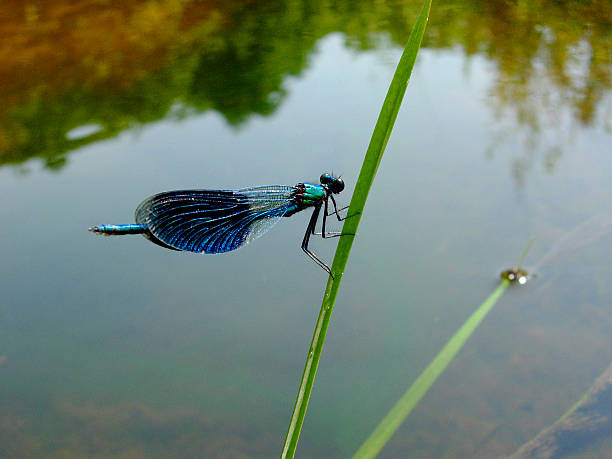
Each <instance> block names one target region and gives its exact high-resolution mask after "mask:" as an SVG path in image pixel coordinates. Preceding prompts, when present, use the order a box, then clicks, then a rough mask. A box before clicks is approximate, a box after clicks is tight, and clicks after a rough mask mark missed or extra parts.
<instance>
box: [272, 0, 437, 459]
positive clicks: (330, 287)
mask: <svg viewBox="0 0 612 459" xmlns="http://www.w3.org/2000/svg"><path fill="white" fill-rule="evenodd" d="M430 8H431V0H426V1H425V2H424V3H423V7H422V9H421V12H420V14H419V17H418V19H417V21H416V23H415V25H414V27H413V29H412V32H411V34H410V37H409V39H408V44H407V45H406V48H405V49H404V52H403V54H402V57H401V58H400V61H399V63H398V65H397V68H396V70H395V74H394V75H393V79H392V81H391V84H390V86H389V90H388V91H387V96H386V97H385V101H384V103H383V106H382V108H381V111H380V115H379V116H378V121H377V122H376V126H375V127H374V132H373V133H372V138H371V140H370V144H369V146H368V150H367V152H366V155H365V158H364V161H363V165H362V167H361V172H360V173H359V178H358V180H357V184H356V185H355V191H354V192H353V197H352V199H351V203H350V206H349V210H348V214H347V215H351V216H352V217H351V218H348V219H346V220H345V222H344V225H343V228H342V232H343V233H345V234H356V233H357V227H358V226H359V221H360V220H361V216H362V214H363V209H364V207H365V202H366V199H367V196H368V193H369V191H370V188H371V186H372V182H373V180H374V176H375V175H376V171H377V169H378V165H379V164H380V160H381V158H382V154H383V152H384V150H385V147H386V145H387V141H388V140H389V136H390V135H391V130H392V128H393V124H394V122H395V119H396V118H397V113H398V111H399V108H400V105H401V102H402V98H403V97H404V93H405V91H406V87H407V85H408V79H409V78H410V74H411V73H412V68H413V67H414V62H415V60H416V56H417V53H418V51H419V48H420V46H421V41H422V39H423V35H424V33H425V26H426V25H427V20H428V18H429V10H430ZM353 238H354V236H342V237H341V238H340V241H339V242H338V246H337V248H336V253H335V255H334V261H333V263H332V267H331V271H332V273H333V277H331V276H330V277H329V279H328V281H327V287H326V289H325V294H324V295H323V302H322V305H321V311H320V312H319V317H318V319H317V323H316V325H315V330H314V334H313V337H312V343H311V345H310V349H309V351H308V357H307V358H306V364H305V366H304V373H303V374H302V380H301V382H300V388H299V390H298V394H297V398H296V401H295V406H294V408H293V413H292V415H291V421H290V422H289V428H288V430H287V436H286V438H285V443H284V445H283V451H282V453H281V457H282V458H292V457H293V456H294V454H295V450H296V447H297V442H298V439H299V436H300V432H301V429H302V425H303V423H304V417H305V416H306V408H307V407H308V400H309V399H310V394H311V392H312V387H313V385H314V379H315V375H316V371H317V367H318V365H319V360H320V358H321V352H322V350H323V343H324V341H325V334H326V333H327V328H328V326H329V320H330V318H331V312H332V309H333V306H334V302H335V300H336V297H337V295H338V288H339V286H340V281H341V280H342V275H343V274H344V268H345V267H346V263H347V261H348V257H349V253H350V251H351V247H352V245H353Z"/></svg>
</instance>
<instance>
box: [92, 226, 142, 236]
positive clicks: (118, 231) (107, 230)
mask: <svg viewBox="0 0 612 459" xmlns="http://www.w3.org/2000/svg"><path fill="white" fill-rule="evenodd" d="M89 231H91V232H92V233H98V234H103V235H104V236H115V235H122V234H144V233H146V232H148V230H147V227H146V225H137V224H131V225H99V226H92V227H91V228H89Z"/></svg>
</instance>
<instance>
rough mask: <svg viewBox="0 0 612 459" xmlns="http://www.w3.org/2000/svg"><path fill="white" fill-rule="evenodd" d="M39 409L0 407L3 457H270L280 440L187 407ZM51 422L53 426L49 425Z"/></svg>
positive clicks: (97, 405) (64, 404)
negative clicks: (44, 414)
mask: <svg viewBox="0 0 612 459" xmlns="http://www.w3.org/2000/svg"><path fill="white" fill-rule="evenodd" d="M45 410H46V411H47V416H48V419H44V417H43V418H41V417H40V416H38V415H37V409H35V408H31V409H28V408H26V407H24V406H17V405H14V406H3V409H2V414H0V455H1V456H2V457H15V458H17V457H45V458H66V457H78V458H90V457H91V458H93V457H97V458H99V457H121V458H143V457H236V458H242V457H244V458H246V457H269V456H270V455H273V454H274V453H275V451H276V450H277V449H278V441H279V440H278V438H277V437H276V436H274V437H273V438H271V437H270V436H269V434H267V432H266V429H265V428H264V429H261V430H262V431H258V430H259V429H258V428H257V427H253V426H254V425H255V424H253V423H251V424H250V425H249V426H247V424H246V423H245V422H243V421H242V420H236V419H234V420H231V419H224V418H220V417H214V416H207V415H204V414H202V413H201V412H199V411H198V410H195V409H192V408H186V407H174V408H172V407H171V408H153V407H151V406H148V405H145V404H142V403H136V402H132V403H120V404H104V403H94V402H85V403H75V402H67V401H66V402H61V403H59V404H54V405H52V406H47V407H45ZM50 420H52V421H51V422H49V421H50Z"/></svg>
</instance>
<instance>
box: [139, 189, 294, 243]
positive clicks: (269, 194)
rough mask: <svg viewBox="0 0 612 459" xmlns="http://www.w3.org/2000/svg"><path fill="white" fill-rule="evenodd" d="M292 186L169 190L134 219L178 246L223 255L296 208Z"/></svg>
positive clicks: (149, 201)
mask: <svg viewBox="0 0 612 459" xmlns="http://www.w3.org/2000/svg"><path fill="white" fill-rule="evenodd" d="M293 192H294V188H293V187H290V186H283V185H268V186H262V187H251V188H243V189H240V190H184V191H168V192H165V193H160V194H156V195H155V196H151V197H150V198H148V199H146V200H145V201H144V202H143V203H141V204H140V205H139V206H138V208H137V209H136V222H137V223H139V224H144V225H146V226H147V228H148V230H149V231H150V232H151V234H152V235H153V236H155V237H156V238H157V239H159V240H160V241H162V242H163V243H164V244H167V245H169V246H170V247H172V248H175V249H178V250H184V251H189V252H197V253H223V252H229V251H231V250H235V249H237V248H239V247H242V246H243V245H244V244H247V243H248V242H250V241H252V240H253V239H255V238H257V237H259V236H261V235H262V234H264V233H266V232H267V231H268V230H270V228H272V226H274V224H275V223H277V222H278V221H279V220H280V219H281V218H282V217H283V215H285V213H287V211H288V210H290V209H292V208H293V207H294V206H295V204H294V203H293Z"/></svg>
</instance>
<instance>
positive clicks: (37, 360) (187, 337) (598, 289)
mask: <svg viewBox="0 0 612 459" xmlns="http://www.w3.org/2000/svg"><path fill="white" fill-rule="evenodd" d="M9 4H10V11H11V14H9V15H7V17H6V18H5V19H3V20H2V22H3V23H2V24H1V25H0V33H1V34H2V36H4V37H8V38H9V39H10V40H11V41H10V43H11V47H10V49H9V47H8V45H6V44H5V45H4V46H3V47H2V48H0V83H1V84H0V101H2V105H3V107H4V109H3V112H2V114H0V165H1V167H0V195H2V196H3V198H4V199H2V205H0V223H1V224H2V231H1V233H0V253H1V254H2V262H1V263H0V289H1V291H2V292H3V300H2V302H1V303H0V328H1V330H0V384H1V390H0V405H1V409H0V412H1V413H2V414H1V415H0V452H2V455H4V456H7V457H36V456H38V457H40V456H44V457H96V456H97V457H100V456H103V457H108V456H123V457H151V456H153V457H164V456H173V457H174V456H178V457H201V456H205V457H273V456H276V455H278V454H279V451H280V449H281V445H282V441H283V438H284V435H285V432H286V427H287V424H288V421H289V417H290V414H291V409H292V407H293V403H294V400H295V393H296V390H297V388H298V384H299V378H300V376H301V372H302V369H303V363H304V359H305V357H306V352H307V350H308V345H309V343H310V338H311V334H312V329H313V326H314V323H315V320H316V316H317V314H318V309H319V305H320V301H321V295H322V292H323V289H324V286H325V282H326V276H325V273H324V272H323V271H322V270H321V269H319V268H318V267H317V266H316V265H315V264H314V263H312V262H311V261H309V260H308V259H307V258H306V257H305V256H304V254H303V253H302V252H301V250H300V249H299V244H300V242H301V239H302V236H303V232H304V230H305V227H306V223H307V219H308V215H305V214H304V215H302V214H298V215H296V216H294V217H292V218H290V219H284V221H282V222H281V223H280V224H279V225H277V226H276V227H275V228H274V229H273V230H272V231H271V232H270V233H269V234H267V235H266V236H264V237H263V238H261V239H260V240H258V241H257V242H256V243H254V244H252V245H249V246H248V247H246V248H244V249H241V250H239V251H236V252H232V253H229V254H225V255H218V256H212V255H211V256H196V255H190V254H181V253H175V252H172V251H167V250H163V249H161V248H159V247H157V246H155V245H153V244H151V243H149V242H147V241H146V240H145V239H144V238H141V237H131V238H130V237H126V238H97V237H94V236H93V235H92V234H91V233H88V232H87V228H88V227H89V226H91V225H94V224H101V223H130V222H132V219H133V212H134V209H135V208H136V206H137V205H138V203H139V202H140V201H141V200H142V199H144V198H146V197H147V196H149V195H151V194H153V193H156V192H159V191H163V190H169V189H174V188H190V187H193V188H237V187H243V186H248V185H258V184H268V183H280V184H294V183H296V182H298V181H302V180H316V178H317V177H318V176H319V175H320V174H321V172H324V171H333V172H335V173H339V174H342V176H343V179H344V180H345V182H346V184H347V189H346V190H345V191H344V192H343V193H342V194H341V195H340V197H339V201H340V202H343V203H344V202H348V200H349V198H350V193H351V192H352V188H353V186H354V184H355V181H356V179H357V175H358V171H359V168H360V166H361V161H362V158H363V154H364V151H365V149H366V147H367V144H368V141H369V137H370V134H371V131H372V129H373V126H374V123H375V120H376V117H377V115H378V110H379V108H380V105H381V103H382V100H383V98H384V95H385V93H386V90H387V86H388V83H389V81H390V79H391V76H392V73H393V71H394V67H395V64H396V63H397V60H398V59H399V55H400V52H401V45H403V44H404V43H405V41H406V39H407V36H408V33H409V28H410V24H412V23H413V22H414V20H415V18H416V14H417V13H418V10H419V6H420V5H418V2H405V3H402V2H397V1H387V2H377V3H375V4H372V3H371V2H364V3H363V4H356V3H354V2H333V3H328V2H315V3H312V2H304V3H303V4H302V3H299V2H298V3H295V2H292V3H286V2H280V1H279V2H266V4H265V6H262V5H259V4H257V5H255V4H252V2H246V1H245V2H234V3H232V5H231V6H226V5H225V4H223V3H219V4H217V3H216V2H205V3H201V2H183V3H181V4H176V3H175V2H158V3H150V2H132V3H130V4H129V6H116V7H115V6H110V5H106V4H97V3H91V4H88V3H84V4H79V6H78V7H77V6H74V5H73V4H72V3H71V2H68V3H66V4H64V3H61V2H60V3H57V2H55V3H54V4H53V5H47V4H46V3H45V2H30V3H29V4H28V5H29V6H27V7H24V6H23V5H22V4H21V2H9ZM525 8H526V9H525ZM611 8H612V7H611V4H610V2H597V3H596V4H593V5H590V6H584V5H583V2H537V3H532V4H530V5H529V6H525V5H524V4H523V3H520V4H518V5H511V4H508V3H506V2H487V3H486V4H483V3H482V2H472V1H454V2H445V3H444V5H442V4H440V5H435V4H434V9H433V11H432V16H431V20H430V23H429V26H428V31H427V34H426V38H425V41H424V48H423V49H422V50H421V52H420V54H419V59H418V62H417V66H416V68H415V70H414V72H413V76H412V80H411V82H410V85H409V87H408V90H407V93H406V98H405V102H404V104H403V107H402V109H401V111H400V113H399V116H398V119H397V122H396V126H395V130H394V132H393V134H392V136H391V139H390V141H389V145H388V147H387V152H386V154H385V158H384V160H383V162H382V164H381V166H380V169H379V173H378V176H377V179H376V181H375V184H374V187H373V189H372V192H371V195H370V199H369V201H368V205H367V207H366V210H365V213H364V215H363V218H362V222H361V226H360V229H359V234H358V236H357V238H356V239H355V244H354V248H353V252H352V254H351V258H350V260H349V264H348V268H347V271H346V273H345V276H344V279H343V285H342V288H341V292H340V295H339V297H338V302H337V306H336V311H335V313H334V317H333V320H332V324H331V327H330V330H329V332H328V339H327V343H326V345H325V351H324V355H323V358H322V361H321V366H320V369H319V371H318V375H317V382H316V387H315V389H314V392H313V396H312V399H311V402H310V406H309V410H308V416H307V419H306V423H305V426H304V430H303V433H302V436H301V439H300V446H299V449H298V456H299V457H348V456H350V455H351V453H352V452H354V451H355V450H356V449H357V448H358V446H359V445H360V443H361V442H362V441H363V440H364V439H365V438H366V437H367V435H368V434H369V432H370V431H371V430H372V429H373V428H374V426H375V425H376V424H377V422H378V421H379V419H380V418H382V416H384V414H385V413H386V412H387V410H388V409H389V408H390V407H391V406H392V405H393V404H394V402H395V401H396V400H397V398H399V396H400V395H401V394H402V393H403V392H404V390H405V389H406V387H407V386H408V385H409V384H410V383H411V382H412V381H413V380H414V378H416V377H417V376H418V374H419V373H420V371H421V370H422V369H423V368H424V367H425V366H426V365H427V364H428V363H429V361H430V360H431V359H432V358H433V356H435V354H436V353H437V352H438V351H439V349H440V348H441V347H442V346H443V345H444V344H445V342H446V340H447V339H448V338H449V337H450V336H451V335H452V333H453V332H454V331H455V330H456V329H457V328H458V327H459V326H460V325H461V323H462V322H463V320H465V319H466V318H467V317H468V315H469V314H470V313H471V312H472V311H473V310H474V309H475V308H476V306H477V305H478V304H479V303H480V302H481V301H482V300H483V299H484V298H486V296H487V295H488V294H489V293H490V292H491V291H492V290H493V288H494V287H495V285H496V282H497V276H498V273H499V272H500V271H501V270H502V269H505V268H508V267H510V266H512V265H513V264H514V262H515V261H516V259H517V258H518V256H519V255H520V252H521V250H522V248H523V246H524V245H525V244H526V242H527V240H528V239H529V238H530V237H532V236H533V237H534V238H535V242H534V244H533V246H532V249H531V252H530V254H529V256H528V257H527V260H526V265H529V263H530V262H531V264H537V262H538V260H540V259H542V257H544V256H545V254H546V253H547V252H548V251H549V250H550V249H551V248H554V247H555V244H556V243H557V241H559V240H560V239H562V237H563V235H565V234H568V232H571V230H572V229H573V228H576V227H579V225H580V224H583V223H584V222H587V221H588V220H589V218H592V217H593V216H595V215H599V214H601V212H602V211H604V210H605V209H609V208H610V204H611V198H610V196H611V191H612V187H611V185H610V179H609V171H610V170H612V157H610V154H609V152H610V145H611V128H612V118H611V116H612V115H611V114H612V99H611V96H610V81H611V80H610V69H611V65H610V64H611V62H610V36H611V35H610V18H611V13H610V11H611ZM102 35H103V36H105V37H106V39H105V40H100V39H99V37H100V36H102ZM2 43H7V40H2ZM587 230H588V229H587ZM586 234H587V236H588V234H591V233H589V232H588V231H586ZM611 237H612V236H610V235H609V234H602V235H600V236H599V237H598V238H597V239H596V240H594V241H593V242H592V243H589V244H586V245H583V246H581V247H579V248H578V249H577V250H573V251H570V252H568V253H566V254H565V255H563V256H559V257H555V258H554V260H553V261H551V262H550V263H548V264H546V265H544V266H541V267H538V270H539V271H540V273H539V276H538V278H537V279H535V280H534V281H533V282H530V283H528V284H527V285H526V286H524V287H523V288H517V289H512V290H509V291H508V292H507V293H506V294H505V296H504V297H503V298H502V300H501V301H500V303H499V304H498V306H497V307H496V309H495V310H494V311H493V312H492V313H491V314H490V315H489V316H488V317H487V319H486V320H485V321H484V322H483V324H482V325H481V326H480V328H479V329H478V331H477V332H476V333H475V335H474V336H473V337H472V338H471V339H470V341H469V342H468V343H467V345H466V347H465V348H464V349H463V350H462V352H461V353H460V354H459V355H458V357H457V358H456V359H455V361H454V362H453V363H452V365H451V366H450V367H449V369H448V370H447V372H446V373H445V374H444V375H443V376H442V377H441V378H440V380H439V381H438V382H437V383H436V384H435V385H434V386H433V388H432V390H431V391H430V393H429V394H428V395H427V396H426V397H425V398H424V399H423V401H422V402H421V404H420V405H419V406H418V407H417V409H416V410H415V411H414V412H413V414H412V415H411V416H410V417H409V418H408V420H407V421H406V423H405V424H404V425H403V426H402V427H401V429H400V430H399V431H398V433H397V434H396V436H395V437H394V438H393V439H392V441H391V442H390V444H389V445H388V446H387V447H386V448H385V449H384V450H383V452H382V454H381V456H382V457H400V456H407V455H410V456H411V457H466V458H467V457H487V458H488V457H495V456H499V455H506V454H511V453H512V452H513V451H515V450H516V449H518V447H520V445H521V444H523V443H524V442H526V441H528V440H530V439H531V438H532V437H534V436H535V435H536V434H537V433H538V432H539V431H540V430H541V429H542V428H544V427H546V426H548V425H550V424H552V423H553V422H554V421H555V420H557V419H558V418H559V417H560V416H561V415H562V414H563V413H565V412H566V411H567V409H568V408H569V407H570V406H571V405H572V404H574V403H575V402H576V401H577V400H578V399H579V398H580V397H581V395H582V394H583V392H585V391H586V390H587V389H588V388H589V387H590V385H591V384H592V382H593V380H594V379H595V378H596V377H597V376H598V375H599V374H600V373H601V372H602V371H603V370H604V369H605V368H606V367H607V366H608V365H609V363H610V360H611V359H610V357H611V356H612V339H611V336H612V333H611V330H612V314H611V312H610V305H609V298H610V295H611V294H612V287H611V284H610V282H609V279H610V278H612V277H611V274H612V272H611V271H612V269H611V267H610V262H609V260H610V259H611V256H612V248H611V247H612V245H611V244H610V242H611V241H612V239H611ZM334 247H335V243H334V242H333V241H316V242H315V243H314V248H315V249H316V251H317V253H318V254H320V256H321V257H323V258H324V259H325V260H328V261H331V258H332V256H333V250H334ZM608 443H609V442H608ZM603 444H604V445H605V444H606V442H605V441H604V442H603ZM593 448H595V453H593V454H597V449H596V448H604V447H603V446H601V445H600V446H597V445H595V446H593ZM586 450H588V446H587V449H586ZM586 450H585V451H586ZM599 451H605V449H600V450H599ZM585 454H586V453H585Z"/></svg>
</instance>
